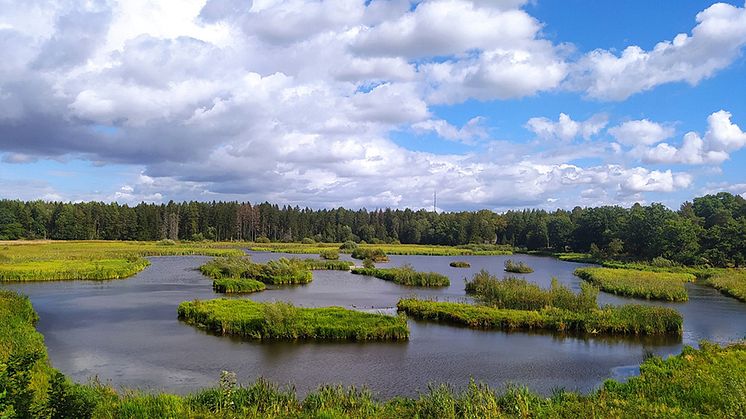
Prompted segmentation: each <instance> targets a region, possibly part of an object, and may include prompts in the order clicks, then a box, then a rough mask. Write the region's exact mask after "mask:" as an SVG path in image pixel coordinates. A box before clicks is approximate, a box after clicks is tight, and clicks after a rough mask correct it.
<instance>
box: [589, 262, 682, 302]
mask: <svg viewBox="0 0 746 419" xmlns="http://www.w3.org/2000/svg"><path fill="white" fill-rule="evenodd" d="M575 275H577V276H579V277H580V278H581V279H583V280H585V281H589V282H591V283H592V284H594V285H596V286H598V287H599V288H601V290H602V291H606V292H609V293H612V294H617V295H623V296H627V297H638V298H647V299H650V300H663V301H687V300H688V299H689V296H688V294H687V292H686V288H685V287H684V283H685V282H693V281H694V280H695V279H696V277H695V276H694V275H692V274H690V273H673V272H653V271H638V270H634V269H611V268H578V269H576V270H575Z"/></svg>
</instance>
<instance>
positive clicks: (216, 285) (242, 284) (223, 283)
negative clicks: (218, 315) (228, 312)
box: [212, 278, 267, 294]
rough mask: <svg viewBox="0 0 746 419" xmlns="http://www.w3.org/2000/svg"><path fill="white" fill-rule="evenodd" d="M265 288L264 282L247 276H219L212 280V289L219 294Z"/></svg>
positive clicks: (248, 291)
mask: <svg viewBox="0 0 746 419" xmlns="http://www.w3.org/2000/svg"><path fill="white" fill-rule="evenodd" d="M266 288H267V286H266V285H265V284H264V282H259V281H257V280H254V279H249V278H220V279H216V280H214V281H212V289H213V290H214V291H215V292H218V293H221V294H248V293H252V292H258V291H263V290H265V289H266Z"/></svg>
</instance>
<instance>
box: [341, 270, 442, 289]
mask: <svg viewBox="0 0 746 419" xmlns="http://www.w3.org/2000/svg"><path fill="white" fill-rule="evenodd" d="M352 273H353V274H357V275H368V276H375V277H376V278H380V279H383V280H385V281H391V282H394V283H397V284H399V285H408V286H412V287H447V286H449V285H451V281H450V280H449V279H448V277H447V276H445V275H443V274H439V273H437V272H418V271H415V270H414V268H412V266H411V265H404V266H402V267H400V268H386V269H377V268H353V269H352Z"/></svg>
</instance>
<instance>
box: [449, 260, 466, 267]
mask: <svg viewBox="0 0 746 419" xmlns="http://www.w3.org/2000/svg"><path fill="white" fill-rule="evenodd" d="M448 265H450V266H451V267H452V268H471V265H470V264H469V262H462V261H454V262H451V263H449V264H448Z"/></svg>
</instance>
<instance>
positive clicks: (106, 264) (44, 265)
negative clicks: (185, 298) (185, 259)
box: [0, 241, 243, 281]
mask: <svg viewBox="0 0 746 419" xmlns="http://www.w3.org/2000/svg"><path fill="white" fill-rule="evenodd" d="M164 243H167V242H117V241H69V242H52V241H40V242H27V241H21V242H3V247H2V248H1V249H0V281H56V280H77V279H87V280H108V279H121V278H127V277H130V276H132V275H134V274H136V273H138V272H140V271H141V270H143V269H145V268H146V267H147V266H148V264H149V262H148V261H147V260H146V259H144V257H145V256H177V255H207V256H222V255H236V254H242V253H243V252H241V251H240V250H238V249H226V248H217V247H211V246H210V245H207V244H202V243H184V244H179V243H175V242H174V243H170V242H169V243H167V244H164Z"/></svg>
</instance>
